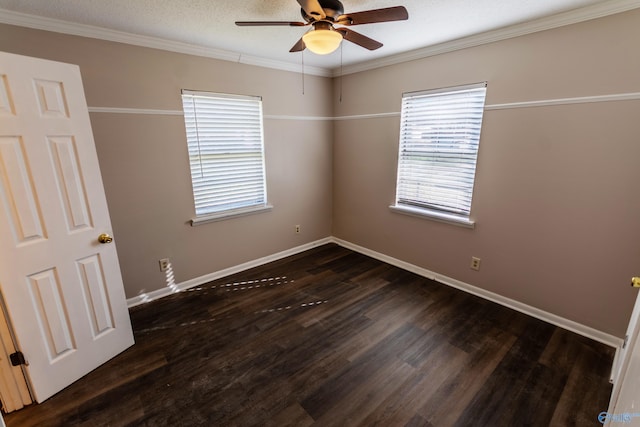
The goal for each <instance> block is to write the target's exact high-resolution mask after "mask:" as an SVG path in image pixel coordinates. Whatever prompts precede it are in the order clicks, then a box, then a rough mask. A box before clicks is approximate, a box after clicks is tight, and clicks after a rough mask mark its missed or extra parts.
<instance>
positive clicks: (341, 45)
mask: <svg viewBox="0 0 640 427" xmlns="http://www.w3.org/2000/svg"><path fill="white" fill-rule="evenodd" d="M343 46H344V43H340V103H341V104H342V49H343Z"/></svg>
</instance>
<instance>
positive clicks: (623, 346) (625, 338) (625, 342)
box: [622, 335, 629, 350]
mask: <svg viewBox="0 0 640 427" xmlns="http://www.w3.org/2000/svg"><path fill="white" fill-rule="evenodd" d="M628 340H629V335H625V336H624V342H623V343H622V349H623V350H624V349H625V348H626V347H627V341H628Z"/></svg>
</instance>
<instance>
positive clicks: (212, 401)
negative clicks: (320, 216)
mask: <svg viewBox="0 0 640 427" xmlns="http://www.w3.org/2000/svg"><path fill="white" fill-rule="evenodd" d="M130 312H131V317H132V324H133V328H134V334H135V338H136V344H135V345H134V346H133V347H132V348H130V349H129V350H127V351H126V352H124V353H123V354H121V355H119V356H117V357H116V358H114V359H113V360H112V361H110V362H108V363H107V364H105V365H103V366H102V367H99V368H98V369H96V370H95V371H94V372H92V373H90V374H88V375H87V376H86V377H84V378H82V379H81V380H80V381H78V382H76V383H74V384H72V385H71V386H69V387H68V388H66V389H65V390H63V391H61V392H60V393H58V394H56V395H55V396H53V397H52V398H50V399H49V400H47V401H46V402H44V403H42V404H40V405H31V406H29V407H27V408H25V409H24V410H22V411H18V412H16V413H12V414H8V415H6V416H5V422H6V424H7V426H8V427H32V426H38V427H42V426H44V427H54V426H55V427H57V426H64V427H67V426H71V427H74V426H96V427H101V426H136V427H138V426H149V427H156V426H167V425H171V426H218V425H219V426H227V425H230V426H231V425H232V426H265V425H268V426H287V425H291V426H323V427H324V426H330V425H336V426H347V425H348V426H385V427H389V426H398V427H402V426H428V427H451V426H453V425H460V426H480V427H483V426H501V425H505V426H521V425H522V426H546V425H552V426H563V427H564V426H587V425H597V424H595V422H596V417H597V413H599V412H600V411H601V410H604V409H605V408H606V405H607V403H608V398H609V393H610V392H611V385H610V384H608V377H609V372H610V369H611V363H612V359H613V350H612V349H610V348H608V347H606V346H604V345H602V344H599V343H597V342H594V341H591V340H589V339H587V338H584V337H581V336H578V335H576V334H574V333H571V332H568V331H565V330H562V329H559V328H557V327H555V326H552V325H549V324H546V323H544V322H541V321H539V320H537V319H533V318H531V317H528V316H526V315H524V314H522V313H518V312H515V311H513V310H510V309H507V308H505V307H501V306H498V305H497V304H494V303H491V302H488V301H485V300H482V299H480V298H478V297H475V296H473V295H469V294H466V293H464V292H461V291H458V290H455V289H452V288H449V287H447V286H444V285H442V284H439V283H436V282H434V281H432V280H429V279H426V278H423V277H420V276H417V275H415V274H413V273H411V272H408V271H404V270H401V269H398V268H396V267H393V266H391V265H389V264H386V263H383V262H380V261H377V260H375V259H372V258H369V257H366V256H364V255H362V254H358V253H355V252H352V251H350V250H348V249H345V248H342V247H340V246H338V245H335V244H327V245H323V246H319V247H316V248H313V249H311V250H309V251H306V252H303V253H300V254H296V255H294V256H291V257H288V258H285V259H281V260H278V261H275V262H273V263H269V264H266V265H263V266H259V267H255V268H252V269H250V270H247V271H243V272H239V273H236V274H233V275H231V276H229V277H225V278H221V279H219V280H215V281H212V282H211V283H207V284H204V285H202V286H198V287H195V288H193V289H192V290H189V291H185V292H179V293H176V294H173V295H171V296H169V297H166V298H163V299H161V300H158V301H155V302H152V303H149V304H145V305H141V306H138V307H135V308H133V309H131V310H130Z"/></svg>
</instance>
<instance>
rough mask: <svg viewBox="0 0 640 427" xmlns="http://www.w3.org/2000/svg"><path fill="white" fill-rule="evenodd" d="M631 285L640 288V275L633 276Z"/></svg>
mask: <svg viewBox="0 0 640 427" xmlns="http://www.w3.org/2000/svg"><path fill="white" fill-rule="evenodd" d="M631 286H632V287H634V288H640V277H632V278H631Z"/></svg>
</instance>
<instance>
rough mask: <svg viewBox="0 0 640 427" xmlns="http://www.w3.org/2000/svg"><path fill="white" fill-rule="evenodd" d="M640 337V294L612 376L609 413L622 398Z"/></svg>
mask: <svg viewBox="0 0 640 427" xmlns="http://www.w3.org/2000/svg"><path fill="white" fill-rule="evenodd" d="M639 335H640V292H638V294H637V296H636V302H635V305H634V307H633V311H632V313H631V318H630V319H629V326H628V327H627V332H626V335H625V339H624V344H623V346H622V347H621V348H620V349H619V353H620V354H619V355H618V356H619V357H618V363H617V366H616V367H615V368H614V372H613V375H612V377H613V378H612V379H613V389H612V391H611V399H610V400H609V408H608V411H607V413H608V414H614V413H615V411H616V406H617V404H618V398H619V397H620V391H621V389H622V384H623V383H624V380H625V377H626V375H627V370H628V369H629V362H630V361H631V356H632V353H633V351H634V349H635V347H636V343H637V342H638V336H639ZM610 424H611V420H608V421H607V422H606V424H605V425H607V426H608V425H610Z"/></svg>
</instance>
